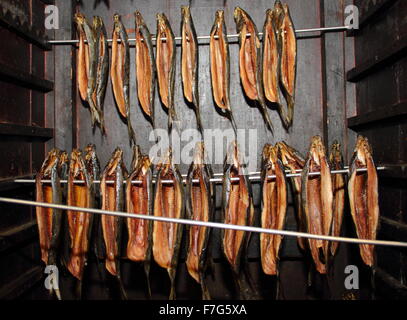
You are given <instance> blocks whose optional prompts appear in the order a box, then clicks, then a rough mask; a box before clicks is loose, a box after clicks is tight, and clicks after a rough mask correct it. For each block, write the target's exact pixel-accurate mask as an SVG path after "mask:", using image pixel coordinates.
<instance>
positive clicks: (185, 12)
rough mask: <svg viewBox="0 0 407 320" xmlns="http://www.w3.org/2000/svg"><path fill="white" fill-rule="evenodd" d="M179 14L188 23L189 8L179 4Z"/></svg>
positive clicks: (189, 17)
mask: <svg viewBox="0 0 407 320" xmlns="http://www.w3.org/2000/svg"><path fill="white" fill-rule="evenodd" d="M181 16H182V21H183V22H184V23H189V21H190V19H191V10H190V8H189V6H181Z"/></svg>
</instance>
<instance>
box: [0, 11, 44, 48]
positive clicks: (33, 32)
mask: <svg viewBox="0 0 407 320" xmlns="http://www.w3.org/2000/svg"><path fill="white" fill-rule="evenodd" d="M13 15H14V13H11V12H9V11H8V10H7V9H6V11H5V12H4V11H3V10H0V25H2V26H5V27H7V28H9V29H10V30H12V31H13V32H15V33H16V34H18V35H19V36H20V37H22V38H24V39H25V40H27V41H29V42H30V43H32V44H34V45H36V46H38V47H39V48H41V49H43V50H51V47H52V46H51V45H49V44H48V43H47V40H48V39H47V38H46V37H45V36H44V34H43V33H42V32H41V31H40V30H39V29H36V28H35V27H33V26H31V25H30V24H29V23H28V22H26V21H24V22H23V23H22V22H21V21H20V20H21V19H19V17H16V18H14V17H13Z"/></svg>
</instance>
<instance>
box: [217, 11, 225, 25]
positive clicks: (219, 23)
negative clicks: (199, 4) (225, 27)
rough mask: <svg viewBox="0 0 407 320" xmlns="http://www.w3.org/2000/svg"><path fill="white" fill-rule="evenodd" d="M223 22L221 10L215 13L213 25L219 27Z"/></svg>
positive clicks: (223, 13)
mask: <svg viewBox="0 0 407 320" xmlns="http://www.w3.org/2000/svg"><path fill="white" fill-rule="evenodd" d="M224 21H225V12H224V11H223V10H217V11H216V13H215V24H217V25H218V26H219V27H220V26H221V25H222V24H223V22H224Z"/></svg>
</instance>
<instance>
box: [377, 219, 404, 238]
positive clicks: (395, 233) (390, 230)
mask: <svg viewBox="0 0 407 320" xmlns="http://www.w3.org/2000/svg"><path fill="white" fill-rule="evenodd" d="M380 222H381V226H380V232H381V233H383V234H385V235H386V237H388V238H389V239H393V240H395V241H407V224H405V223H401V222H397V221H394V220H393V219H389V218H386V217H380Z"/></svg>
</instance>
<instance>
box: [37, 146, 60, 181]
mask: <svg viewBox="0 0 407 320" xmlns="http://www.w3.org/2000/svg"><path fill="white" fill-rule="evenodd" d="M59 155H60V151H59V150H58V149H56V148H54V149H52V150H51V151H50V152H48V155H47V158H46V159H45V161H44V163H43V164H42V166H41V171H40V174H41V176H42V177H50V176H51V173H52V170H54V169H55V167H57V166H58V162H59Z"/></svg>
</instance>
